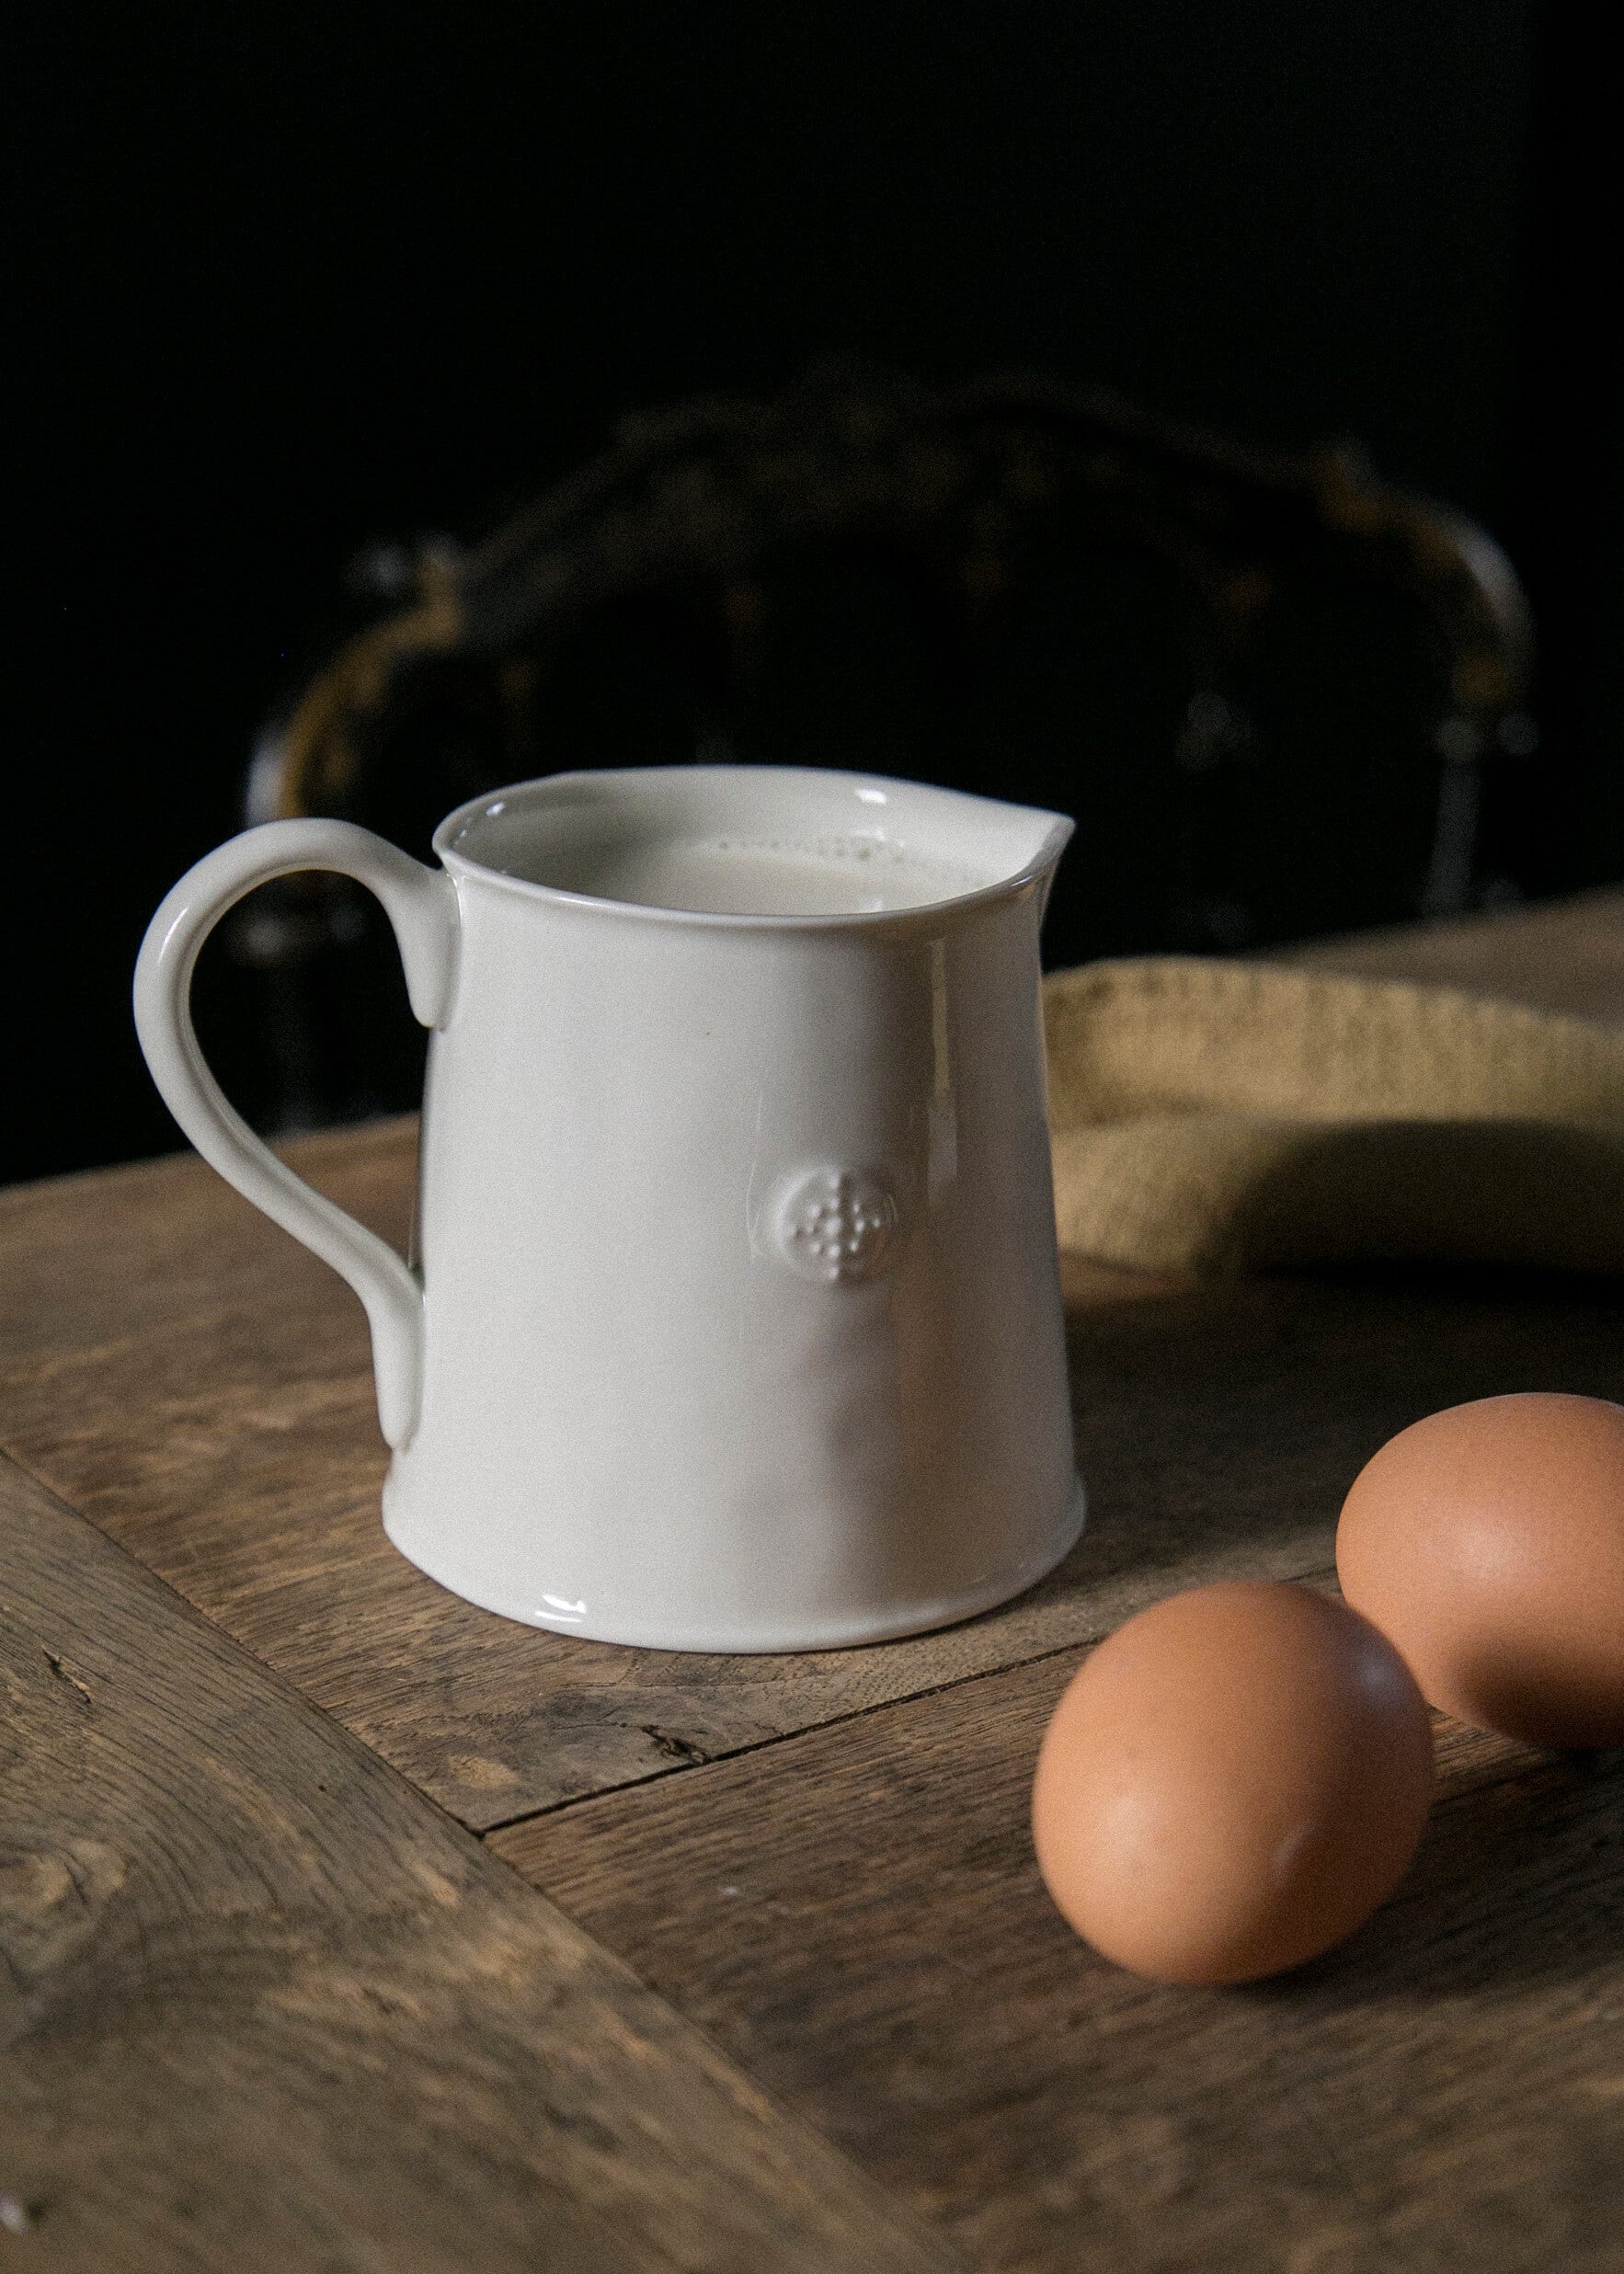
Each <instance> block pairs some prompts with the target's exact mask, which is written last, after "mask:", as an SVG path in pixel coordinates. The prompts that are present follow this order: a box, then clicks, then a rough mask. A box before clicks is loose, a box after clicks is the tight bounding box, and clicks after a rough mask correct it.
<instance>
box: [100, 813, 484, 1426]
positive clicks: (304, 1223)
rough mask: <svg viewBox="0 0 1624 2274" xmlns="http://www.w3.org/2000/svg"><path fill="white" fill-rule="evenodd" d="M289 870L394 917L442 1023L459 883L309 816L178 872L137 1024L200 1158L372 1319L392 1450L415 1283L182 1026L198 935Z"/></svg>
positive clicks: (407, 1420) (418, 1359)
mask: <svg viewBox="0 0 1624 2274" xmlns="http://www.w3.org/2000/svg"><path fill="white" fill-rule="evenodd" d="M298 869H333V870H336V871H337V873H338V874H340V875H341V876H352V877H354V879H355V880H356V882H357V883H358V884H361V885H365V886H366V887H367V889H368V890H369V891H370V892H372V893H374V894H376V896H377V897H378V898H379V899H380V900H381V901H382V902H383V908H384V911H385V913H386V914H387V916H388V918H389V920H390V922H391V923H392V924H393V925H394V927H395V939H396V941H397V942H398V943H399V946H400V960H401V962H402V963H403V964H404V965H405V966H406V991H407V993H408V994H409V996H410V998H411V1005H412V1009H413V1011H415V1012H416V1013H417V1018H418V1019H419V1020H420V1021H421V1023H423V1025H425V1026H443V1025H444V1023H445V1021H446V1017H447V1014H448V1012H449V1010H450V1006H451V998H452V983H453V978H454V973H455V966H456V945H457V935H458V917H457V891H456V886H454V885H453V883H452V880H451V878H450V877H449V876H448V875H447V874H445V872H444V871H443V870H442V869H429V868H425V867H424V866H423V865H422V863H420V862H417V861H414V860H412V859H411V858H410V856H409V855H408V854H406V853H404V852H402V851H400V850H399V848H398V847H397V846H395V845H392V844H390V843H389V842H388V841H387V840H385V839H383V838H382V837H374V836H373V834H372V831H371V830H370V829H363V828H357V827H356V826H355V824H354V823H353V822H350V821H329V820H320V819H316V820H303V821H268V822H267V823H266V824H265V825H264V827H263V828H257V829H248V830H246V831H245V832H244V834H243V835H242V836H241V837H234V838H232V839H231V840H230V841H229V842H228V843H226V844H223V845H222V846H220V847H219V848H218V849H217V851H213V852H211V853H208V854H206V855H205V856H204V858H203V859H202V860H201V861H200V862H199V863H198V864H197V866H196V867H195V868H191V869H189V870H188V871H187V873H186V874H185V875H184V876H183V877H182V878H181V880H180V882H179V883H178V884H177V886H176V887H175V889H174V891H173V892H171V893H170V895H169V897H168V898H167V899H166V901H165V902H164V904H163V906H162V907H161V908H159V910H158V912H157V914H156V915H155V916H154V918H153V920H152V922H151V923H150V924H149V925H148V927H147V933H146V938H145V939H144V940H143V943H142V948H141V954H140V957H139V959H138V961H137V963H136V966H135V1027H136V1032H137V1034H139V1035H140V1037H141V1047H142V1049H143V1053H144V1054H145V1057H146V1062H147V1065H148V1066H149V1067H150V1068H152V1075H153V1080H154V1081H155V1082H156V1083H157V1085H158V1089H159V1091H160V1092H161V1093H162V1095H163V1099H164V1103H165V1104H166V1105H167V1107H168V1108H169V1111H170V1112H171V1113H172V1114H174V1116H175V1118H176V1120H177V1122H178V1123H179V1124H180V1126H181V1127H182V1129H184V1130H185V1132H186V1134H187V1136H188V1137H190V1139H191V1141H192V1143H193V1144H194V1145H195V1146H196V1147H197V1148H198V1150H199V1152H200V1153H201V1154H202V1156H203V1159H204V1160H207V1161H208V1162H210V1163H211V1165H212V1167H214V1168H216V1169H218V1170H219V1171H220V1173H221V1175H222V1176H223V1177H224V1179H225V1181H226V1183H228V1184H234V1185H235V1186H236V1189H237V1190H238V1192H239V1193H241V1194H243V1196H244V1197H245V1199H247V1200H251V1201H252V1202H253V1204H254V1206H256V1207H257V1208H260V1209H263V1211H264V1212H265V1214H266V1215H267V1216H269V1217H270V1218H271V1219H272V1221H273V1222H275V1223H278V1224H280V1226H281V1227H282V1229H283V1230H284V1231H290V1232H292V1235H293V1237H294V1239H295V1240H303V1243H304V1245H305V1246H306V1247H307V1248H309V1249H310V1250H311V1251H313V1252H314V1253H315V1254H316V1255H319V1256H320V1257H321V1259H322V1261H323V1263H330V1264H331V1265H332V1267H333V1269H334V1270H335V1271H336V1272H337V1273H338V1274H340V1275H341V1276H342V1277H343V1278H345V1279H347V1280H348V1281H349V1285H350V1286H352V1287H353V1288H354V1289H355V1292H356V1293H357V1295H359V1296H360V1299H361V1302H362V1303H363V1305H364V1306H365V1308H366V1314H367V1320H368V1323H369V1325H370V1326H371V1328H372V1371H373V1374H374V1377H375V1378H376V1381H377V1388H378V1420H379V1422H380V1423H381V1425H382V1427H383V1435H384V1437H385V1438H386V1440H387V1441H388V1443H389V1444H390V1446H394V1447H395V1448H397V1449H398V1448H400V1447H403V1446H406V1445H407V1444H408V1443H409V1442H410V1440H411V1434H412V1431H413V1429H414V1428H415V1427H416V1425H417V1402H418V1398H419V1395H420V1390H421V1383H422V1366H423V1289H422V1285H421V1283H420V1281H419V1280H418V1278H417V1274H416V1273H414V1272H413V1271H411V1270H409V1269H408V1268H407V1266H406V1263H404V1262H403V1261H402V1260H401V1258H400V1257H399V1256H398V1255H397V1254H396V1253H395V1250H394V1249H393V1248H392V1247H390V1246H389V1245H388V1244H387V1242H386V1241H384V1240H380V1239H379V1238H378V1236H377V1234H376V1233H375V1232H370V1231H368V1230H367V1228H366V1227H365V1225H364V1224H358V1223H357V1222H356V1220H355V1218H354V1217H351V1216H347V1215H346V1214H345V1213H344V1210H343V1209H342V1208H340V1207H337V1206H335V1205H334V1203H333V1202H332V1201H330V1200H328V1199H326V1197H325V1196H324V1195H323V1194H320V1193H318V1192H316V1191H315V1189H314V1188H313V1187H312V1186H310V1185H309V1184H306V1183H304V1181H303V1178H301V1177H297V1176H295V1175H294V1173H293V1171H292V1169H290V1168H288V1167H287V1166H286V1165H285V1163H283V1162H282V1161H280V1160H278V1159H277V1157H276V1155H275V1154H274V1153H273V1152H272V1151H271V1149H270V1148H269V1146H268V1145H266V1144H264V1143H262V1142H261V1140H260V1139H259V1138H258V1137H256V1136H255V1135H254V1132H253V1131H252V1130H251V1129H250V1128H249V1127H248V1125H247V1123H246V1121H244V1119H243V1118H242V1115H241V1114H238V1113H237V1112H236V1111H235V1110H234V1108H233V1107H232V1106H231V1105H229V1104H228V1103H226V1100H225V1098H224V1096H223V1093H222V1091H221V1089H220V1085H219V1084H218V1082H216V1080H214V1077H213V1075H212V1073H211V1072H210V1071H209V1068H208V1066H207V1064H206V1062H205V1060H204V1057H203V1053H202V1050H201V1048H200V1045H199V1042H198V1037H197V1034H196V1031H195V1029H194V1028H193V1025H192V1020H191V978H192V971H193V968H194V966H195V965H196V963H197V960H198V954H199V951H200V948H201V947H202V944H203V942H204V941H205V940H206V939H207V938H208V936H209V934H210V932H211V931H213V929H214V927H215V925H216V924H217V923H218V922H219V921H220V919H221V918H222V917H223V915H224V914H225V913H226V911H227V910H228V909H229V908H234V906H235V905H236V903H237V901H239V900H240V899H241V898H242V897H243V896H244V895H245V894H246V893H248V892H251V891H252V890H253V889H254V887H255V886H256V885H263V884H267V883H269V880H270V879H271V878H272V877H273V876H287V875H290V874H292V873H293V872H294V871H295V870H298Z"/></svg>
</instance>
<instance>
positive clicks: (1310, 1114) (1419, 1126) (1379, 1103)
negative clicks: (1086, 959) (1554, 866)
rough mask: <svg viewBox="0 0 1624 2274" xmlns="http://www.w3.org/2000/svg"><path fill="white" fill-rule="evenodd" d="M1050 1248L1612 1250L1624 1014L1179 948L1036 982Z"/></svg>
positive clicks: (1418, 1253)
mask: <svg viewBox="0 0 1624 2274" xmlns="http://www.w3.org/2000/svg"><path fill="white" fill-rule="evenodd" d="M1044 1010H1045V1020H1046V1029H1047V1035H1048V1053H1049V1108H1050V1114H1049V1117H1050V1126H1051V1128H1052V1131H1053V1137H1054V1157H1055V1200H1056V1211H1057V1215H1058V1221H1059V1230H1060V1244H1061V1246H1062V1247H1063V1248H1066V1249H1070V1250H1074V1251H1079V1252H1081V1253H1082V1254H1084V1255H1090V1256H1094V1257H1097V1258H1098V1259H1100V1260H1101V1261H1103V1262H1106V1263H1120V1264H1126V1265H1128V1266H1130V1267H1136V1268H1138V1269H1140V1270H1146V1271H1165V1272H1198V1273H1240V1272H1249V1271H1259V1270H1264V1269H1267V1268H1268V1267H1270V1266H1271V1265H1290V1264H1301V1263H1324V1262H1347V1261H1353V1260H1355V1259H1361V1258H1367V1259H1372V1260H1377V1259H1381V1260H1388V1261H1391V1260H1398V1259H1404V1258H1417V1259H1430V1260H1433V1261H1437V1262H1450V1263H1538V1264H1550V1265H1556V1266H1560V1267H1562V1268H1565V1269H1572V1270H1580V1271H1598V1272H1618V1271H1624V1031H1619V1032H1615V1031H1614V1030H1613V1029H1612V1028H1610V1027H1606V1026H1601V1025H1595V1024H1592V1023H1589V1022H1588V1021H1585V1020H1583V1019H1572V1018H1558V1017H1555V1016H1553V1015H1550V1014H1549V1013H1547V1012H1543V1011H1527V1010H1523V1009H1521V1008H1519V1007H1517V1006H1515V1005H1513V1004H1509V1003H1498V1002H1485V1001H1481V1000H1479V999H1477V998H1476V997H1474V996H1470V995H1462V994H1458V993H1456V992H1455V991H1454V990H1453V989H1452V988H1434V987H1413V986H1407V985H1401V984H1394V983H1392V982H1390V981H1380V980H1370V979H1352V978H1339V977H1332V976H1328V975H1321V974H1319V973H1315V972H1310V971H1297V970H1293V969H1291V968H1290V967H1288V966H1284V965H1279V964H1241V963H1218V962H1207V961H1206V960H1205V959H1197V958H1195V957H1183V956H1158V957H1151V958H1147V959H1145V960H1143V961H1136V962H1120V963H1101V964H1089V965H1085V966H1083V967H1082V968H1081V969H1080V970H1076V971H1061V972H1056V973H1055V974H1053V975H1052V976H1051V977H1049V978H1048V979H1046V981H1045V984H1044Z"/></svg>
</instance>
